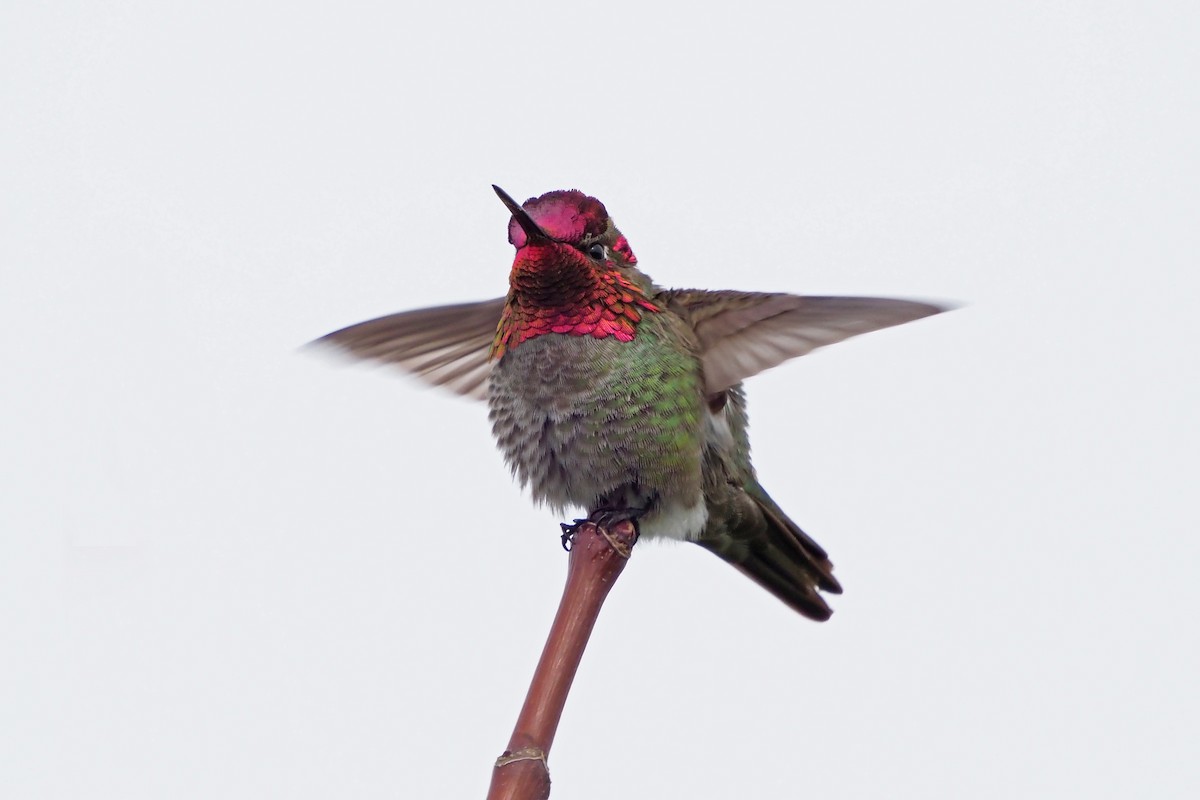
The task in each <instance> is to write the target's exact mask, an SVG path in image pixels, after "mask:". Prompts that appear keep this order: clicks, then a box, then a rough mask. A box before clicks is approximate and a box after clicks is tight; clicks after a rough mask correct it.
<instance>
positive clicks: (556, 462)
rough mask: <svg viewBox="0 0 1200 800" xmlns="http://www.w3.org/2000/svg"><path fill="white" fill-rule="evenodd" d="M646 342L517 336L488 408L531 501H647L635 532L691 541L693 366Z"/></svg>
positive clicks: (560, 504) (560, 507)
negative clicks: (517, 342)
mask: <svg viewBox="0 0 1200 800" xmlns="http://www.w3.org/2000/svg"><path fill="white" fill-rule="evenodd" d="M639 338H642V337H639ZM644 338H647V339H649V338H650V337H644ZM651 344H653V342H648V341H644V342H639V341H638V340H635V341H634V342H619V341H617V340H615V339H592V338H590V337H580V336H567V335H554V334H551V335H546V336H540V337H537V338H534V339H530V340H527V341H525V342H522V343H521V345H520V346H519V347H516V348H513V349H512V350H510V351H509V352H508V353H506V354H505V355H504V357H503V358H502V359H501V360H500V361H499V362H498V363H497V364H496V365H495V366H494V367H493V369H492V374H491V377H490V380H489V384H490V385H489V389H488V404H489V408H490V414H489V416H490V419H491V422H492V432H493V434H494V435H495V437H496V442H497V444H498V446H499V448H500V450H501V452H502V453H503V455H504V458H505V460H506V461H507V463H508V465H509V467H510V468H511V469H512V471H513V473H514V475H516V477H517V479H518V481H519V482H520V483H521V485H522V486H528V487H529V488H530V492H531V494H532V495H533V499H534V500H535V501H537V502H539V503H544V504H547V505H549V506H550V507H551V508H553V509H554V510H555V511H556V512H557V513H564V512H565V511H566V509H568V508H572V507H582V508H584V509H587V510H588V511H589V512H591V511H595V510H597V509H615V508H621V509H645V510H646V511H645V514H644V515H643V516H642V517H641V522H642V533H643V535H648V536H654V535H663V536H671V537H673V538H687V537H691V536H694V535H696V533H697V532H698V531H699V529H700V528H703V524H704V523H703V519H704V514H705V506H704V502H703V495H702V491H701V475H700V472H701V450H702V440H703V434H702V430H703V428H702V425H703V422H702V416H701V415H702V404H701V391H700V383H699V381H700V378H699V370H698V367H697V365H696V363H695V361H694V360H693V359H691V358H689V357H688V356H687V354H686V353H681V354H679V355H678V357H676V356H674V355H672V354H667V355H666V357H663V354H662V353H660V352H650V353H646V352H645V348H646V347H647V346H648V345H651ZM635 345H639V346H638V347H635Z"/></svg>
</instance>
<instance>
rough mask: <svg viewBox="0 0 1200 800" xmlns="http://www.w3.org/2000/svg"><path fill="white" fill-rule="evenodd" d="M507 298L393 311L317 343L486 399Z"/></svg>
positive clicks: (473, 396)
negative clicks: (491, 358) (494, 342)
mask: <svg viewBox="0 0 1200 800" xmlns="http://www.w3.org/2000/svg"><path fill="white" fill-rule="evenodd" d="M504 301H505V298H503V297H499V298H496V299H493V300H484V301H482V302H479V303H460V304H457V305H452V306H438V307H437V308H421V309H417V310H416V311H405V312H402V313H400V314H390V315H388V316H386V317H379V318H378V319H372V320H368V321H366V322H360V323H358V324H357V325H351V326H349V327H348V328H342V329H341V330H339V331H334V332H333V333H330V334H327V335H325V336H322V337H321V338H320V339H317V340H316V342H314V344H325V345H331V346H333V347H335V348H337V349H338V350H341V351H342V352H345V353H348V354H349V355H352V356H354V357H355V358H361V359H365V360H368V361H375V362H378V363H381V364H391V365H394V366H397V367H400V368H401V369H403V370H404V371H406V372H408V373H410V374H412V375H415V376H417V377H418V378H420V379H421V380H423V381H425V382H426V383H428V384H430V385H432V386H440V387H442V388H444V389H449V390H450V391H452V392H455V393H457V394H460V395H463V396H465V397H471V398H474V399H476V400H483V399H485V398H486V397H487V380H488V375H490V374H491V369H492V368H491V363H490V362H489V361H488V353H489V352H490V350H491V347H492V340H493V339H494V338H495V336H496V326H497V325H499V323H500V315H501V313H502V312H503V311H504Z"/></svg>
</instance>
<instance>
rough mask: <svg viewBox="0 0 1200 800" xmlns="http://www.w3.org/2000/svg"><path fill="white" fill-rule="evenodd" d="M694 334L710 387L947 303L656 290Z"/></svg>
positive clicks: (926, 313) (717, 387)
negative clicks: (684, 319) (693, 330)
mask: <svg viewBox="0 0 1200 800" xmlns="http://www.w3.org/2000/svg"><path fill="white" fill-rule="evenodd" d="M660 299H662V300H665V301H666V302H667V304H668V305H670V306H671V307H672V308H673V309H674V310H675V311H677V312H678V313H680V314H682V315H683V316H684V317H685V318H686V319H688V320H689V321H690V322H691V324H692V326H693V328H694V329H695V331H696V336H697V338H698V339H699V341H700V348H701V354H702V358H703V361H704V378H705V383H706V389H707V391H708V393H709V394H716V393H718V392H722V391H725V390H726V389H728V388H729V387H731V386H733V385H734V384H737V383H740V382H741V381H743V380H745V379H746V378H749V377H750V376H752V375H757V374H758V373H760V372H762V371H763V370H767V369H770V368H771V367H775V366H778V365H780V364H782V363H783V362H784V361H787V360H788V359H790V358H795V357H797V356H802V355H805V354H806V353H809V352H812V351H813V350H815V349H817V348H818V347H824V346H825V345H829V344H834V343H836V342H840V341H843V340H844V339H849V338H850V337H851V336H858V335H859V334H860V333H870V332H871V331H877V330H880V329H881V328H890V327H892V326H893V325H901V324H903V323H905V322H912V321H913V320H916V319H921V318H922V317H928V316H931V315H933V314H937V313H940V312H942V311H946V310H948V307H947V306H941V305H934V304H932V303H922V302H917V301H914V300H893V299H890V298H883V297H801V296H798V295H793V294H767V293H759V292H706V291H703V290H698V289H673V290H670V291H666V292H663V293H662V294H661V295H660Z"/></svg>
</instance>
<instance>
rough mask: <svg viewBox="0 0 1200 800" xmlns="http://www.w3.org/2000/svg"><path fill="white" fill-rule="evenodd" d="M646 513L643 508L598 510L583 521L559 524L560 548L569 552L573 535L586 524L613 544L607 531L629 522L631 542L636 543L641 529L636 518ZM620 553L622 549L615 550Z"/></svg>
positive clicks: (573, 539) (577, 520)
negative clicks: (630, 525) (631, 534)
mask: <svg viewBox="0 0 1200 800" xmlns="http://www.w3.org/2000/svg"><path fill="white" fill-rule="evenodd" d="M645 513H646V509H644V508H600V509H596V510H595V511H593V512H592V513H591V514H589V515H588V516H587V517H584V518H583V519H576V520H572V521H571V522H569V523H567V522H560V523H558V524H559V527H561V528H562V546H563V550H566V551H567V552H568V553H569V552H571V545H572V544H573V543H574V541H575V534H576V533H578V532H579V527H580V526H581V525H583V524H584V523H586V522H590V523H592V524H593V525H595V526H596V527H597V528H599V529H600V533H601V535H603V536H604V538H605V539H607V540H608V541H609V544H613V546H614V547H616V545H615V544H614V540H613V538H612V536H611V535H610V534H609V532H608V529H609V528H611V527H612V526H613V525H616V524H617V523H619V522H624V521H626V520H629V521H630V522H632V523H633V541H634V543H636V542H637V540H638V537H640V536H641V535H642V530H641V527H640V526H639V525H638V517H640V516H641V515H642V514H645ZM617 549H618V551H620V550H621V549H623V548H617Z"/></svg>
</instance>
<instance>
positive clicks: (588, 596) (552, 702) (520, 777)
mask: <svg viewBox="0 0 1200 800" xmlns="http://www.w3.org/2000/svg"><path fill="white" fill-rule="evenodd" d="M636 539H637V533H636V531H635V529H634V527H633V523H632V522H619V523H617V524H616V525H614V526H612V528H611V529H607V530H605V529H601V528H599V527H598V526H596V525H594V524H592V523H590V522H585V523H583V524H582V525H580V527H579V530H578V531H576V533H575V541H574V544H573V545H572V547H571V555H570V558H569V559H568V566H567V585H566V587H565V588H564V589H563V596H562V600H561V601H559V604H558V613H557V614H556V615H555V617H554V624H553V625H552V626H551V627H550V635H549V636H548V637H547V638H546V646H545V648H543V649H542V657H541V660H539V661H538V665H537V669H536V670H535V671H534V673H533V681H532V682H531V683H530V685H529V693H528V694H527V695H526V696H525V705H524V706H523V707H522V708H521V714H520V716H519V717H517V725H516V727H515V728H513V733H512V738H510V739H509V740H508V749H507V750H505V751H504V753H503V754H501V756H500V758H498V759H497V760H496V766H495V769H493V770H492V785H491V788H490V789H489V790H488V795H487V796H488V800H546V798H548V797H549V796H550V770H549V768H548V767H547V766H546V757H547V756H549V754H550V746H551V745H552V744H553V743H554V734H555V732H556V731H557V730H558V721H559V719H560V718H561V717H562V712H563V706H565V705H566V702H567V693H568V692H570V691H571V682H572V681H573V680H574V679H575V672H576V670H578V669H579V661H580V659H581V658H583V651H584V648H586V647H587V643H588V638H589V637H590V636H591V634H592V627H593V626H594V625H595V624H596V617H597V616H599V614H600V607H601V606H603V605H604V598H606V597H607V596H608V592H609V590H610V589H611V588H612V586H613V583H615V582H616V580H617V577H618V576H619V575H620V574H621V570H623V569H625V562H626V561H628V560H629V553H630V551H631V549H632V548H633V543H634V541H635V540H636Z"/></svg>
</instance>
